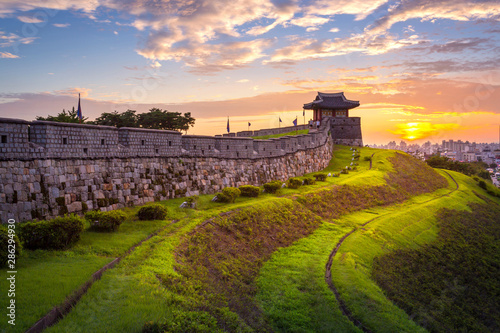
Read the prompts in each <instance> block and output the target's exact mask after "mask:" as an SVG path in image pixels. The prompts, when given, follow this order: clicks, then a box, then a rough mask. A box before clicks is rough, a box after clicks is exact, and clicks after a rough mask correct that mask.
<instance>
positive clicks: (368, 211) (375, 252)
mask: <svg viewBox="0 0 500 333" xmlns="http://www.w3.org/2000/svg"><path fill="white" fill-rule="evenodd" d="M334 153H335V157H334V158H333V159H332V161H331V163H330V165H329V166H328V167H327V168H326V169H325V171H326V172H335V173H338V172H339V171H340V170H341V169H344V168H345V166H348V165H350V163H353V164H358V165H357V166H356V167H357V170H356V171H350V173H349V174H346V175H341V176H340V177H328V178H327V179H326V181H325V182H317V183H316V184H315V185H310V186H301V187H299V188H298V189H295V190H293V189H282V190H281V191H280V193H278V194H277V195H272V194H263V195H260V196H259V197H258V198H238V199H237V200H236V202H235V203H232V204H221V203H213V202H210V199H211V198H212V196H210V195H207V196H200V198H199V200H198V205H197V209H180V208H178V206H179V204H180V203H181V202H182V199H176V200H170V201H167V202H163V203H162V204H164V205H165V206H167V207H168V208H169V211H170V215H169V220H166V221H145V222H139V221H137V220H136V219H135V218H133V214H134V213H135V212H136V210H137V209H131V210H129V211H127V213H128V214H129V219H128V220H127V221H126V222H125V223H124V224H123V225H122V227H121V228H120V232H121V234H97V233H88V232H87V233H86V234H85V235H84V236H83V237H82V240H81V241H80V242H79V243H78V244H77V245H76V247H75V248H73V249H72V250H69V251H59V252H54V253H53V252H50V253H49V252H47V253H43V255H44V256H46V257H43V258H42V259H41V260H40V263H41V264H43V265H46V266H45V267H43V266H42V267H43V269H46V270H48V271H49V272H50V271H52V270H53V267H55V265H56V264H59V265H60V264H62V263H64V262H65V261H64V260H63V258H66V257H68V258H69V257H75V258H77V257H78V256H87V257H89V258H90V259H89V260H90V264H89V265H88V266H89V267H87V266H85V265H80V266H81V267H77V266H79V265H78V261H75V265H69V266H68V271H67V272H66V273H67V274H69V275H70V276H71V274H80V276H81V278H80V280H82V281H84V280H85V278H86V276H89V275H90V274H91V273H92V272H93V270H94V269H95V268H94V267H96V266H99V265H100V264H101V262H99V261H98V260H102V263H104V262H107V261H109V260H111V259H112V258H113V257H116V256H120V255H123V254H125V252H126V249H128V248H129V247H130V246H132V245H133V244H135V243H137V241H139V240H141V239H144V238H146V236H147V235H149V234H151V233H152V232H155V231H156V232H158V234H157V235H156V236H154V237H152V238H150V239H148V240H147V241H145V242H143V243H142V244H141V245H140V246H139V247H137V248H135V249H134V251H132V252H131V253H130V254H128V255H126V256H125V257H124V258H123V260H122V261H121V262H120V263H119V264H118V265H117V266H116V267H115V268H113V269H111V270H108V271H107V272H106V273H104V275H103V276H102V279H101V280H99V281H97V282H96V283H94V285H93V286H92V287H91V288H90V289H89V291H88V292H87V294H85V295H84V296H83V297H82V299H81V300H80V302H79V303H78V304H77V305H76V306H75V307H74V309H73V310H72V311H71V312H70V313H69V314H68V315H67V316H66V317H65V318H64V319H62V320H61V321H60V322H59V323H57V324H56V325H55V326H53V327H51V328H49V329H48V330H47V331H48V332H101V331H106V332H140V331H141V330H142V329H143V327H144V325H145V323H147V322H149V323H150V324H148V325H147V326H148V327H149V329H150V330H149V332H159V331H163V330H165V331H168V332H217V331H229V332H263V331H277V332H360V329H359V328H358V327H356V326H355V325H354V324H352V322H351V321H350V320H349V319H348V318H347V317H346V316H345V315H343V314H342V311H341V310H340V308H339V304H338V302H337V299H336V297H335V295H334V293H333V292H332V291H331V290H330V289H329V286H328V283H327V281H326V280H325V272H326V268H325V264H326V263H327V262H328V260H329V256H330V253H331V251H332V250H333V249H334V248H335V246H336V244H337V243H338V242H339V240H340V239H341V238H342V237H343V236H344V235H345V234H346V233H348V232H351V231H353V230H354V231H353V233H352V234H351V236H349V237H348V238H346V240H345V241H344V243H343V244H342V246H341V247H340V249H339V252H338V253H337V255H336V256H335V257H334V258H333V261H332V268H331V281H332V282H333V284H334V285H335V286H336V288H337V289H338V291H339V293H340V295H341V297H342V298H343V300H344V302H345V303H346V306H347V308H348V309H349V310H350V312H351V313H352V314H353V315H354V316H355V318H356V319H359V320H361V321H362V322H363V324H364V325H365V326H366V327H369V328H370V330H372V331H379V332H387V331H390V330H391V329H394V330H397V331H399V330H401V331H420V330H422V329H421V327H419V326H418V325H416V324H415V322H413V321H411V320H410V319H409V317H408V315H407V314H406V313H405V312H404V311H403V310H401V309H400V308H398V307H397V306H395V305H394V304H393V303H392V302H391V301H389V300H388V299H387V297H386V296H385V294H384V293H383V291H382V290H381V289H380V287H378V286H377V285H376V284H375V282H373V280H372V278H371V277H372V265H373V260H374V258H375V257H377V256H379V255H382V254H384V253H390V252H391V251H392V250H395V249H399V248H410V249H414V248H418V247H420V246H421V245H423V244H428V243H430V242H433V241H435V240H436V238H437V233H438V230H439V227H438V224H437V223H436V219H435V215H436V214H437V212H438V211H439V209H440V208H441V207H443V206H446V207H449V208H457V209H462V210H466V209H468V207H467V204H468V203H469V202H471V201H472V202H482V200H481V199H480V198H479V197H477V196H476V195H474V192H473V191H478V192H480V193H481V194H482V195H487V194H486V191H484V190H481V189H480V188H479V187H477V185H476V183H475V182H474V181H473V180H472V179H471V178H469V177H465V176H462V175H460V174H453V177H454V178H455V179H457V181H458V182H459V184H460V187H459V190H454V189H455V187H456V185H455V183H454V182H453V181H452V180H451V179H450V177H449V176H448V175H447V174H445V173H443V172H440V174H438V173H436V172H435V171H434V170H433V169H431V168H428V167H427V166H426V165H425V164H423V163H421V162H418V161H416V160H415V159H413V158H411V157H409V156H407V155H405V154H400V153H396V152H394V151H387V150H375V149H371V148H361V149H360V150H359V155H360V158H359V160H357V159H354V160H353V158H354V156H353V154H354V155H356V154H357V153H353V152H352V150H350V149H349V147H343V146H338V147H336V150H335V152H334ZM374 153H375V154H374ZM373 154H374V155H373ZM372 155H373V159H372V163H371V165H372V167H371V168H370V162H369V161H368V160H365V159H364V157H369V156H372ZM172 221H174V222H175V223H172ZM366 222H369V223H368V224H367V225H365V226H363V224H365V223H366ZM141 223H142V224H141ZM35 257H36V253H32V252H29V251H28V252H27V254H26V255H25V257H24V258H22V259H25V260H24V263H25V269H26V270H30V271H29V272H30V275H29V276H27V275H26V288H27V289H28V290H29V291H30V292H32V293H33V296H31V297H32V299H33V301H34V304H45V305H44V306H45V308H48V307H50V306H54V305H58V304H59V301H60V299H63V298H64V295H68V294H69V293H71V290H74V288H76V287H77V286H78V284H79V283H82V282H81V281H80V280H78V279H76V278H71V279H70V278H68V277H66V278H65V279H66V280H71V286H69V287H68V288H66V289H64V290H61V291H57V288H58V284H59V283H60V281H59V280H63V279H64V278H63V277H62V276H61V277H60V278H56V279H52V280H49V279H43V281H42V282H41V286H40V287H30V285H31V283H32V282H33V281H34V278H33V276H35V275H37V274H38V268H36V266H35V265H34V263H33V262H30V258H35ZM51 260H52V261H53V263H51ZM51 265H52V266H51ZM92 265H94V266H92ZM77 268H78V269H79V270H78V269H77ZM23 272H24V270H23ZM1 283H2V282H0V284H1ZM30 288H31V289H30ZM37 288H44V289H46V290H47V292H46V294H48V293H50V292H51V291H52V292H54V293H55V294H57V295H59V296H58V298H57V300H55V299H54V300H49V301H47V302H45V303H44V301H45V300H43V298H44V297H45V296H43V295H44V294H43V292H42V291H41V290H39V289H37ZM23 292H24V291H23ZM26 308H27V310H26V313H30V311H31V312H33V311H32V310H31V308H36V306H29V305H26ZM33 313H35V314H34V315H32V317H30V319H26V320H24V321H23V325H24V326H23V327H24V329H26V327H29V326H30V325H31V324H33V323H34V322H33V320H34V318H36V317H38V316H39V315H40V313H43V311H42V310H41V309H39V310H37V312H33ZM0 328H1V327H0ZM16 329H17V327H16ZM24 329H21V328H19V330H17V331H19V332H21V331H24Z"/></svg>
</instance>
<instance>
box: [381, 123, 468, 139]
mask: <svg viewBox="0 0 500 333" xmlns="http://www.w3.org/2000/svg"><path fill="white" fill-rule="evenodd" d="M458 127H460V125H458V124H432V123H429V122H412V123H405V124H397V125H396V129H395V130H389V132H391V133H393V134H396V135H399V136H400V137H401V138H402V139H406V140H409V141H415V140H420V139H425V138H430V137H435V136H442V135H443V134H444V133H445V132H448V131H452V130H456V129H457V128H458Z"/></svg>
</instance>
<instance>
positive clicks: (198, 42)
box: [0, 0, 500, 144]
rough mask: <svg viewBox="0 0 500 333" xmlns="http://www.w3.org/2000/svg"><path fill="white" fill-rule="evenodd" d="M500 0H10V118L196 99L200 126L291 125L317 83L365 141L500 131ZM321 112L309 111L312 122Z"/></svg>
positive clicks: (5, 37) (172, 106) (2, 87)
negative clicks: (343, 105)
mask: <svg viewBox="0 0 500 333" xmlns="http://www.w3.org/2000/svg"><path fill="white" fill-rule="evenodd" d="M498 54H500V2H499V1H498V0H495V1H463V0H454V1H451V0H446V1H432V0H417V1H398V2H396V1H385V0H373V1H361V0H350V1H347V0H339V1H328V0H317V1H294V0H275V1H266V0H255V1H242V0H231V1H229V0H218V1H209V0H191V1H150V0H126V1H119V0H92V1H77V0H44V1H39V0H38V1H35V0H27V1H13V0H3V1H2V2H0V71H1V73H2V79H1V80H0V117H12V118H21V119H27V120H34V119H35V116H47V115H48V114H51V115H55V114H57V113H58V112H60V111H62V109H63V108H64V109H71V108H72V107H73V106H75V107H76V106H77V103H78V93H81V96H82V109H83V114H84V116H85V117H89V118H90V119H94V118H95V117H98V116H99V115H100V114H101V113H103V112H112V111H114V110H117V111H119V112H123V111H125V110H127V109H133V110H137V111H138V112H145V111H147V110H148V109H149V108H152V107H159V108H162V109H168V110H169V111H177V112H191V113H192V115H193V116H194V117H195V118H196V125H195V127H194V128H193V129H190V131H189V133H190V134H205V135H213V134H221V133H224V132H225V129H226V122H227V117H228V116H229V117H230V121H231V130H232V131H242V130H246V129H247V125H248V122H251V124H252V126H251V127H250V129H253V130H257V129H260V128H266V127H278V118H279V117H281V119H282V120H283V123H282V125H283V126H291V125H292V121H293V120H294V119H295V117H297V116H298V120H299V121H298V122H299V124H302V123H303V122H304V118H303V117H302V105H303V104H304V103H308V102H310V101H312V100H313V99H314V97H315V96H316V92H317V91H322V92H339V91H343V92H345V96H346V97H347V98H349V99H351V100H359V101H360V103H361V106H360V107H358V108H356V109H353V110H351V112H350V115H351V116H359V117H361V118H362V120H361V124H362V131H363V141H364V142H365V143H370V144H385V143H387V142H389V141H393V140H395V141H397V142H399V141H400V140H405V141H407V142H409V143H411V142H417V143H422V142H425V141H431V142H432V143H440V142H441V141H442V140H449V139H453V140H458V139H461V140H464V141H465V140H469V141H476V142H498V126H499V124H500V57H498ZM311 117H312V112H310V111H306V119H305V120H306V121H307V120H309V119H310V118H311Z"/></svg>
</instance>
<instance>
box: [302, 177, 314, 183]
mask: <svg viewBox="0 0 500 333" xmlns="http://www.w3.org/2000/svg"><path fill="white" fill-rule="evenodd" d="M314 184H316V179H314V178H313V177H305V178H304V185H314Z"/></svg>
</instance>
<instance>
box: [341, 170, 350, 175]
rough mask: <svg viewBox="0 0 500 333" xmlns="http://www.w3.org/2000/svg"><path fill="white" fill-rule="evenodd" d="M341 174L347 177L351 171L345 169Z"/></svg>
mask: <svg viewBox="0 0 500 333" xmlns="http://www.w3.org/2000/svg"><path fill="white" fill-rule="evenodd" d="M340 173H341V174H345V175H347V174H348V173H349V171H348V170H347V169H343V170H341V171H340Z"/></svg>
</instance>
